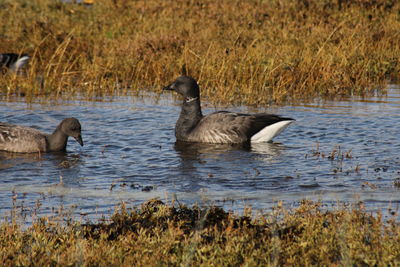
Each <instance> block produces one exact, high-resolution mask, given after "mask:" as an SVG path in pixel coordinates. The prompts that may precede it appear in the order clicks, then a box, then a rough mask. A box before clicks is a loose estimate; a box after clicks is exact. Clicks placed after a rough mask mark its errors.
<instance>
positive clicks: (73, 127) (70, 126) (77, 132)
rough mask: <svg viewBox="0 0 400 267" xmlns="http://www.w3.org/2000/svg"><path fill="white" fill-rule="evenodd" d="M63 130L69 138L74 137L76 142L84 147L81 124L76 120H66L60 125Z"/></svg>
mask: <svg viewBox="0 0 400 267" xmlns="http://www.w3.org/2000/svg"><path fill="white" fill-rule="evenodd" d="M60 127H61V130H62V132H63V133H65V134H66V135H68V136H72V137H73V138H75V140H76V141H77V142H78V143H79V144H80V145H81V146H83V140H82V135H81V124H80V123H79V121H78V120H77V119H75V118H67V119H64V120H63V121H62V122H61V124H60Z"/></svg>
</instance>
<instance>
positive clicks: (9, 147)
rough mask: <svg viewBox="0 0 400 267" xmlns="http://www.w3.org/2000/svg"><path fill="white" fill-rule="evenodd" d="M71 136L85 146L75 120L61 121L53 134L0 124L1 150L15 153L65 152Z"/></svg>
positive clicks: (79, 127)
mask: <svg viewBox="0 0 400 267" xmlns="http://www.w3.org/2000/svg"><path fill="white" fill-rule="evenodd" d="M69 136H71V137H73V138H75V140H76V141H77V142H78V143H79V144H80V145H81V146H83V140H82V135H81V124H80V123H79V121H78V120H77V119H75V118H67V119H64V120H62V121H61V123H60V124H59V125H58V126H57V128H56V130H55V131H54V132H53V133H52V134H45V133H42V132H40V131H38V130H36V129H34V128H30V127H25V126H20V125H14V124H9V123H2V122H0V150H2V151H8V152H15V153H35V152H54V151H65V150H66V147H67V142H68V137H69Z"/></svg>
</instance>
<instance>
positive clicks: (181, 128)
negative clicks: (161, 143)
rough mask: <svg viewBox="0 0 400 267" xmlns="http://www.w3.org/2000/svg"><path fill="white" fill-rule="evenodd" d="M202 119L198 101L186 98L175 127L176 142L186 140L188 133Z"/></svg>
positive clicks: (197, 99)
mask: <svg viewBox="0 0 400 267" xmlns="http://www.w3.org/2000/svg"><path fill="white" fill-rule="evenodd" d="M202 118H203V114H202V113H201V106H200V99H199V98H198V97H197V98H186V99H185V100H184V101H183V104H182V110H181V114H180V115H179V119H178V122H177V123H176V127H175V136H176V138H177V139H178V140H183V141H184V140H186V139H187V136H188V135H189V134H190V132H191V131H192V130H193V129H194V128H195V127H196V126H197V124H198V123H199V121H200V120H201V119H202Z"/></svg>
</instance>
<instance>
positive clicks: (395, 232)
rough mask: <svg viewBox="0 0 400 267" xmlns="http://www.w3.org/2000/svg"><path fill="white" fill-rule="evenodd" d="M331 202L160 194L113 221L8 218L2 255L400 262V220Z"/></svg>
mask: <svg viewBox="0 0 400 267" xmlns="http://www.w3.org/2000/svg"><path fill="white" fill-rule="evenodd" d="M330 209H331V211H326V210H325V209H324V208H323V207H322V206H321V205H320V204H319V203H313V202H307V201H304V202H303V203H301V205H300V206H299V207H298V208H295V209H292V210H287V209H285V208H282V207H281V206H279V205H278V206H277V207H276V208H275V209H274V211H272V212H270V213H267V214H265V215H262V216H261V215H258V216H255V217H254V216H253V218H252V217H251V214H247V216H235V215H232V214H230V213H227V212H225V211H223V210H222V209H220V208H217V207H210V208H208V209H200V208H198V207H196V206H195V207H193V208H187V207H184V206H181V207H179V208H175V207H172V206H168V205H164V204H163V203H162V202H161V201H159V200H153V201H149V202H147V203H144V204H143V205H142V207H141V209H138V210H130V211H129V210H128V209H126V208H125V207H124V206H123V205H122V206H121V207H120V209H119V210H118V211H117V212H116V213H115V214H114V215H113V216H112V217H111V222H110V223H108V224H106V223H98V224H83V223H78V222H69V223H68V224H64V225H61V224H58V223H54V222H52V221H48V220H46V219H45V218H43V219H40V220H38V221H37V222H35V223H34V224H33V225H32V226H31V227H29V228H28V229H25V230H23V229H22V228H21V227H20V226H19V225H18V224H16V223H12V222H3V223H2V224H1V225H0V261H1V262H2V263H3V266H16V265H17V266H20V265H23V266H28V265H30V266H49V265H51V266H71V265H73V266H74V265H82V266H144V265H150V266H165V265H168V266H183V265H184V266H200V265H201V266H243V265H245V266H310V265H315V266H337V265H342V266H350V265H353V266H396V265H398V264H400V225H399V223H398V222H396V221H395V220H394V219H386V221H385V220H384V219H383V217H382V215H381V214H380V213H378V214H375V215H372V214H370V213H368V212H366V211H365V210H364V209H363V207H362V205H361V204H360V205H358V206H357V207H354V208H350V207H346V206H340V207H336V208H335V207H331V208H330ZM394 216H397V215H396V214H394ZM394 218H395V217H394Z"/></svg>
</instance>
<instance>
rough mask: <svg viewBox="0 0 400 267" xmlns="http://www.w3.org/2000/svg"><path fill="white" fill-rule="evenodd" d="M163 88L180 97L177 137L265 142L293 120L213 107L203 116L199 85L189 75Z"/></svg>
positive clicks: (187, 139)
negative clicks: (209, 112)
mask: <svg viewBox="0 0 400 267" xmlns="http://www.w3.org/2000/svg"><path fill="white" fill-rule="evenodd" d="M163 90H172V91H175V92H177V93H179V94H180V95H182V96H183V98H184V100H183V104H182V110H181V113H180V116H179V119H178V121H177V123H176V126H175V136H176V139H177V140H178V141H185V142H200V143H220V144H223V143H227V144H239V143H249V142H269V141H271V140H272V139H273V138H274V137H275V136H277V135H278V134H279V133H281V132H282V131H283V130H284V129H285V128H286V127H287V126H289V124H291V123H292V122H293V121H294V119H292V118H285V117H281V116H279V115H274V114H267V113H258V114H243V113H235V112H229V111H217V112H214V113H211V114H209V115H206V116H203V114H202V112H201V105H200V89H199V85H198V84H197V82H196V80H195V79H193V78H192V77H189V76H180V77H178V78H177V79H176V80H175V81H174V82H172V83H171V84H169V85H168V86H166V87H164V89H163Z"/></svg>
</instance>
